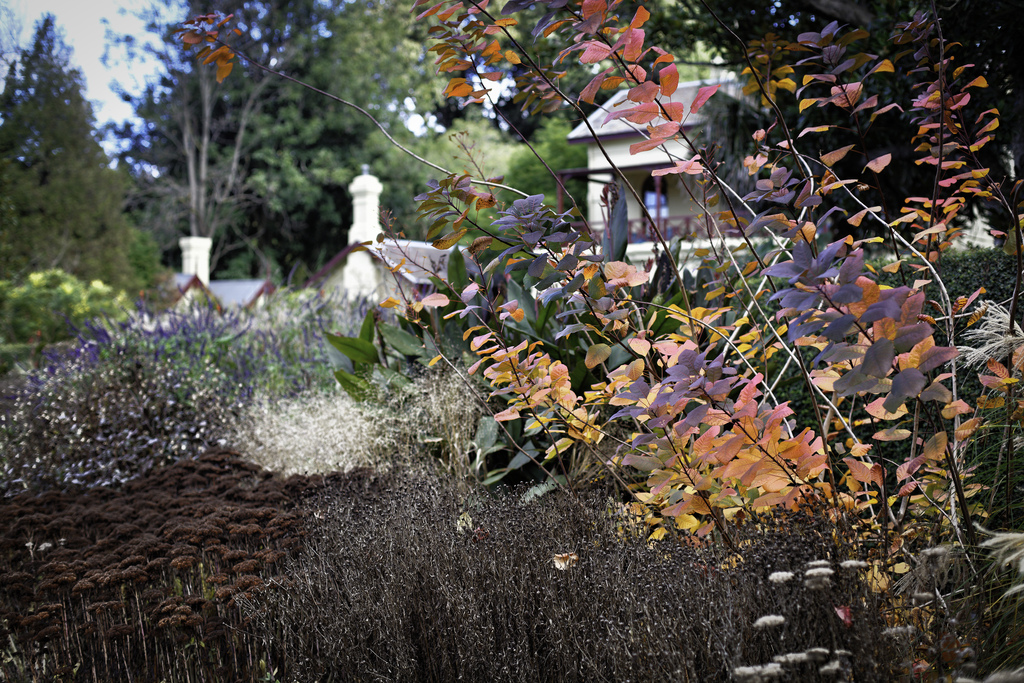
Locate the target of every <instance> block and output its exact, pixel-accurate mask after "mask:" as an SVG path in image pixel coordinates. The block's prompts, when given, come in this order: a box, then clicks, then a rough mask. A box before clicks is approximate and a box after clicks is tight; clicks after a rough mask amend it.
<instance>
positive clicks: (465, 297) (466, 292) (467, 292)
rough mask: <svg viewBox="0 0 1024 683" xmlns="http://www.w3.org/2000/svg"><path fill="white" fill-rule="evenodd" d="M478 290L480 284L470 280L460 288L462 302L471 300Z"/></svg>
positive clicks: (465, 302)
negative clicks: (463, 287)
mask: <svg viewBox="0 0 1024 683" xmlns="http://www.w3.org/2000/svg"><path fill="white" fill-rule="evenodd" d="M479 291H480V285H479V284H478V283H476V282H470V283H469V284H468V285H466V288H465V289H463V290H462V294H461V295H460V298H461V299H462V303H464V304H468V303H469V302H470V301H472V300H473V297H474V296H476V294H477V292H479Z"/></svg>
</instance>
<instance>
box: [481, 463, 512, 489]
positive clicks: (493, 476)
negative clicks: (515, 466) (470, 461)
mask: <svg viewBox="0 0 1024 683" xmlns="http://www.w3.org/2000/svg"><path fill="white" fill-rule="evenodd" d="M508 473H509V470H508V468H505V467H503V468H501V469H500V470H491V471H490V472H488V473H487V478H486V479H484V481H483V485H484V486H491V485H492V484H497V483H498V482H499V481H501V480H502V479H504V478H505V475H507V474H508Z"/></svg>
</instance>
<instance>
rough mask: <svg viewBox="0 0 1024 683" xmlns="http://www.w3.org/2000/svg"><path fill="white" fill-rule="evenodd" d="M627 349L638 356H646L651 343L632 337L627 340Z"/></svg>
mask: <svg viewBox="0 0 1024 683" xmlns="http://www.w3.org/2000/svg"><path fill="white" fill-rule="evenodd" d="M629 348H631V349H633V351H634V352H635V353H636V354H638V355H640V356H646V355H647V354H648V353H649V352H650V350H651V342H649V341H647V340H646V339H637V338H636V337H633V338H632V339H630V340H629Z"/></svg>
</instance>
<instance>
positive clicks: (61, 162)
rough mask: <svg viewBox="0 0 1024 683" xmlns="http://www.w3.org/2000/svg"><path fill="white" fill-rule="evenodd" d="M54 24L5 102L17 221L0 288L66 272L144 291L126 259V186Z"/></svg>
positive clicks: (7, 86) (46, 22) (4, 132)
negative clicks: (32, 274) (38, 274)
mask: <svg viewBox="0 0 1024 683" xmlns="http://www.w3.org/2000/svg"><path fill="white" fill-rule="evenodd" d="M82 90H83V85H82V76H81V74H80V72H79V71H78V70H77V69H74V68H73V67H72V66H71V65H70V49H69V48H68V47H67V45H66V44H65V43H64V41H63V39H62V37H61V35H60V32H59V31H58V30H57V27H56V26H55V25H54V19H53V17H52V16H51V15H47V16H46V17H44V18H43V19H42V20H41V21H40V22H39V24H38V25H37V28H36V34H35V39H34V40H33V43H32V46H31V47H30V48H26V49H25V50H23V51H22V52H21V54H20V56H19V58H18V60H17V61H16V62H15V63H14V64H12V65H11V67H10V68H9V69H8V72H7V78H6V80H5V82H4V90H3V93H0V117H2V120H3V123H2V125H0V162H2V163H3V164H4V165H5V166H6V170H5V171H0V172H3V173H4V174H5V179H4V181H3V182H4V185H5V188H4V189H5V192H4V194H5V196H6V197H7V198H8V199H9V201H10V203H11V206H12V213H13V216H9V217H8V218H7V219H6V220H5V222H4V225H3V237H2V239H3V246H2V250H0V255H2V256H0V278H3V279H9V280H19V279H21V278H22V277H23V276H24V275H25V274H27V273H28V272H29V271H33V270H47V269H51V268H61V269H63V270H65V271H67V272H69V273H72V274H74V275H76V276H77V277H79V278H81V279H83V280H87V281H88V280H93V279H100V280H103V281H104V282H106V283H108V284H111V285H113V286H115V287H127V288H135V287H136V286H137V285H138V284H139V282H138V279H137V277H136V274H135V272H134V271H133V269H132V268H131V267H130V265H129V262H128V259H127V252H128V250H129V248H130V246H131V245H132V243H133V242H134V240H135V233H134V231H133V229H132V228H131V226H130V225H129V224H128V222H127V221H126V220H125V217H124V215H123V213H122V207H123V202H124V197H125V178H124V177H123V175H122V174H121V173H119V172H118V171H116V170H113V169H111V168H110V167H109V160H108V158H107V156H106V154H105V153H104V151H103V149H102V148H101V147H100V145H99V143H98V142H97V140H96V137H95V133H94V129H93V114H92V107H91V105H90V104H89V102H88V101H87V100H86V99H85V97H84V96H83V94H82Z"/></svg>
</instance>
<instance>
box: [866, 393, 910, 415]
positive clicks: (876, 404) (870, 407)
mask: <svg viewBox="0 0 1024 683" xmlns="http://www.w3.org/2000/svg"><path fill="white" fill-rule="evenodd" d="M884 402H885V397H884V396H880V397H878V398H876V399H875V400H874V401H872V402H871V403H869V404H867V405H866V406H864V410H866V411H868V415H870V416H871V417H873V418H876V419H878V420H886V421H888V420H896V419H898V418H900V417H903V416H904V415H906V414H907V407H906V406H905V405H900V407H899V408H897V409H896V412H895V413H890V412H888V411H886V409H885V408H883V407H882V404H883V403H884Z"/></svg>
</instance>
